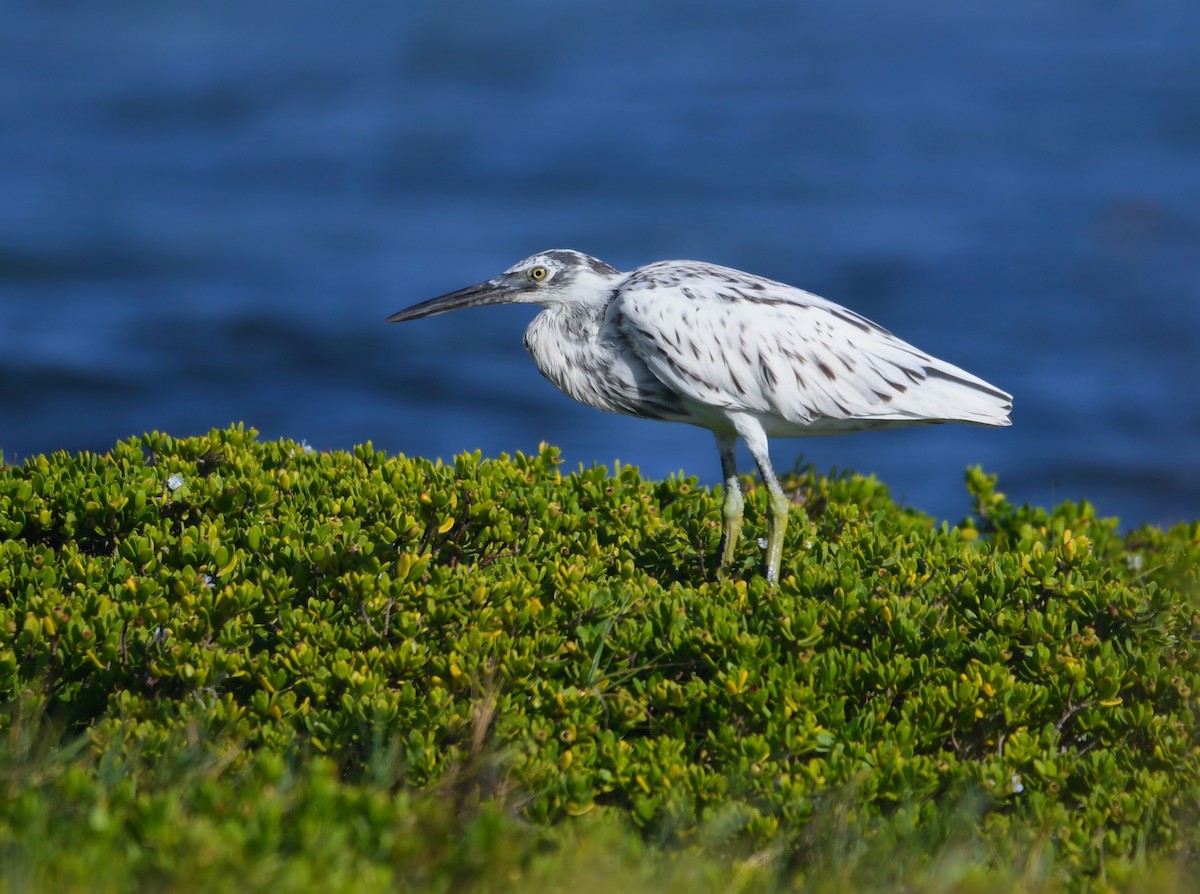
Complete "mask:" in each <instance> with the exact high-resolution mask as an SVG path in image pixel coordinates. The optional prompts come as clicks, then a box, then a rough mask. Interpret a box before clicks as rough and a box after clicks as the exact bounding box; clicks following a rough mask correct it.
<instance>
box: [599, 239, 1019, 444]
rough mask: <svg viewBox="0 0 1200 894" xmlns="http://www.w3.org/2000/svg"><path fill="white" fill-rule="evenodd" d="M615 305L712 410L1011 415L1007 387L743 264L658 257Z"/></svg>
mask: <svg viewBox="0 0 1200 894" xmlns="http://www.w3.org/2000/svg"><path fill="white" fill-rule="evenodd" d="M608 313H609V320H610V322H611V323H612V324H613V325H615V326H616V329H617V331H618V332H619V333H620V336H621V337H622V338H623V339H624V341H625V342H626V344H627V345H628V346H629V348H630V349H631V350H632V351H633V352H634V353H635V354H636V355H637V356H638V357H639V358H640V359H641V360H642V361H643V362H644V363H645V364H646V366H647V367H648V368H649V369H650V371H651V372H652V373H653V374H654V375H655V377H657V378H658V379H659V380H660V381H662V382H663V383H664V384H666V385H667V386H668V387H670V388H671V389H672V390H674V391H675V392H676V393H678V394H680V395H682V396H683V397H685V398H687V399H689V400H691V401H694V402H696V403H698V404H701V405H703V406H706V407H711V408H714V409H719V410H727V411H745V412H751V413H756V414H761V415H766V416H770V417H775V418H778V419H780V420H781V421H786V422H787V423H792V424H795V425H798V426H810V425H814V424H815V425H817V426H819V425H821V424H822V423H826V422H836V421H841V420H847V421H849V420H861V421H863V422H865V423H868V424H870V423H871V422H878V423H901V422H916V421H943V420H945V421H949V420H959V421H970V422H981V423H984V424H991V425H1006V424H1008V420H1007V414H1008V410H1009V409H1010V407H1011V398H1010V397H1009V395H1007V394H1005V393H1004V392H1003V391H1000V390H999V389H997V388H994V387H992V386H991V385H989V384H987V383H986V382H984V381H983V380H982V379H979V378H977V377H975V376H973V375H971V374H970V373H968V372H966V371H964V370H961V369H959V368H958V367H956V366H953V365H951V364H949V363H945V362H943V361H940V360H937V359H936V358H933V357H931V356H929V355H928V354H925V353H924V352H922V351H920V350H918V349H917V348H914V347H913V346H912V345H910V344H908V343H907V342H905V341H903V340H901V339H899V338H897V337H896V336H894V335H892V334H891V333H890V332H888V331H887V330H886V329H883V328H881V327H879V326H877V325H875V324H874V323H872V322H871V321H869V320H867V319H865V318H864V317H861V316H859V315H858V314H856V313H854V312H853V311H851V310H848V309H846V308H844V307H841V306H840V305H837V304H834V303H833V302H832V301H827V300H826V299H824V298H821V297H819V296H817V295H813V294H810V293H808V292H804V291H802V290H800V289H796V288H794V287H792V286H788V285H784V284H783V283H777V282H773V281H771V280H767V279H762V278H760V277H756V276H752V275H750V274H746V273H742V272H741V271H737V270H731V269H729V268H725V267H718V266H716V265H712V264H703V263H699V262H691V261H686V262H682V261H671V262H663V263H661V264H652V265H648V266H647V267H643V268H640V269H639V270H635V271H634V272H633V273H631V274H630V276H629V277H628V278H627V279H626V281H625V282H624V283H623V284H622V285H621V287H620V288H619V289H618V290H617V294H616V297H615V298H614V299H613V301H612V303H611V305H610V307H609V312H608Z"/></svg>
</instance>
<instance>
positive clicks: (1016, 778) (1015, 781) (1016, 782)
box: [1012, 773, 1025, 795]
mask: <svg viewBox="0 0 1200 894" xmlns="http://www.w3.org/2000/svg"><path fill="white" fill-rule="evenodd" d="M1023 791H1025V783H1023V782H1022V781H1021V774H1020V773H1013V774H1012V792H1013V794H1014V795H1019V794H1021V792H1023Z"/></svg>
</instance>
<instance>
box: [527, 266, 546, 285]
mask: <svg viewBox="0 0 1200 894" xmlns="http://www.w3.org/2000/svg"><path fill="white" fill-rule="evenodd" d="M548 273H549V271H548V270H547V269H546V268H545V267H542V266H541V265H538V266H537V267H530V268H529V278H530V279H532V280H533V281H534V282H541V281H542V280H543V279H545V278H546V276H547V274H548Z"/></svg>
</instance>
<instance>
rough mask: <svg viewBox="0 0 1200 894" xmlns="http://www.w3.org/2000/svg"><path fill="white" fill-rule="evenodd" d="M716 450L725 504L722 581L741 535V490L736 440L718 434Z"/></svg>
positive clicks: (722, 512)
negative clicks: (723, 484) (723, 487)
mask: <svg viewBox="0 0 1200 894" xmlns="http://www.w3.org/2000/svg"><path fill="white" fill-rule="evenodd" d="M716 437H717V450H719V451H720V452H721V475H722V477H723V478H724V479H725V502H724V504H723V505H722V507H721V547H720V550H719V552H720V564H719V565H718V566H717V578H718V579H724V577H725V575H726V574H727V573H728V571H729V567H730V566H731V565H732V564H733V552H734V550H735V549H736V548H737V542H738V537H740V536H741V533H742V507H743V506H744V505H745V504H744V502H743V500H742V488H741V486H740V485H739V484H738V474H737V456H736V453H735V448H736V446H737V438H736V437H734V436H733V435H724V434H718V435H717V436H716Z"/></svg>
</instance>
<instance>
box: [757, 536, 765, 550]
mask: <svg viewBox="0 0 1200 894" xmlns="http://www.w3.org/2000/svg"><path fill="white" fill-rule="evenodd" d="M758 548H759V549H766V548H767V538H766V537H759V538H758Z"/></svg>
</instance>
